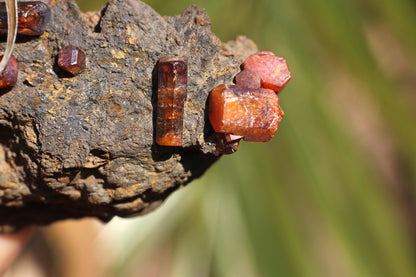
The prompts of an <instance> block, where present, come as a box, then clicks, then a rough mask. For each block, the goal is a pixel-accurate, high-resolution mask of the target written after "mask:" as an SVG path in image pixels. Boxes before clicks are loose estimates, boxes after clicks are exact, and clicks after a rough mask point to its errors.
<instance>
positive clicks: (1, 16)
mask: <svg viewBox="0 0 416 277" xmlns="http://www.w3.org/2000/svg"><path fill="white" fill-rule="evenodd" d="M17 8H18V10H17V16H18V26H17V33H18V34H20V35H26V36H39V35H41V34H43V32H44V31H45V28H46V25H47V24H48V22H49V20H50V18H51V8H50V7H49V6H48V5H47V4H45V3H43V2H40V1H29V2H18V4H17ZM7 29H8V23H7V11H6V6H5V3H4V2H2V3H0V35H1V36H4V35H7Z"/></svg>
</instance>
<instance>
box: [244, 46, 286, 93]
mask: <svg viewBox="0 0 416 277" xmlns="http://www.w3.org/2000/svg"><path fill="white" fill-rule="evenodd" d="M243 68H245V69H250V70H252V71H254V72H256V73H257V74H258V75H259V76H260V78H261V84H262V87H264V88H268V89H272V90H274V91H275V92H279V91H281V90H282V88H283V87H284V86H285V85H286V84H287V83H288V82H289V81H290V79H291V75H290V71H289V68H288V66H287V63H286V61H285V59H283V58H281V57H277V56H275V55H274V54H273V53H272V52H270V51H261V52H258V53H256V54H254V55H251V56H249V57H248V58H247V59H246V60H245V61H244V62H243Z"/></svg>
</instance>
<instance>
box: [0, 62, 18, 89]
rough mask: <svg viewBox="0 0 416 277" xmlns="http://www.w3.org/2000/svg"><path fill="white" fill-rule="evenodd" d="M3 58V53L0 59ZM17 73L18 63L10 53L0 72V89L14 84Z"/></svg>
mask: <svg viewBox="0 0 416 277" xmlns="http://www.w3.org/2000/svg"><path fill="white" fill-rule="evenodd" d="M1 59H3V55H1V56H0V61H1ZM17 73H18V64H17V61H16V58H15V57H14V56H13V55H11V56H10V58H9V61H8V62H7V64H6V67H5V68H4V69H3V71H2V72H1V73H0V89H7V88H11V87H13V86H14V85H16V82H17Z"/></svg>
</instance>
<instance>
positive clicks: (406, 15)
mask: <svg viewBox="0 0 416 277" xmlns="http://www.w3.org/2000/svg"><path fill="white" fill-rule="evenodd" d="M98 2H99V1H95V3H94V1H91V0H90V1H88V2H87V1H85V2H81V0H80V6H81V7H82V9H84V10H87V9H97V8H98V7H99V6H100V4H102V3H103V2H101V3H98ZM147 3H148V4H149V5H151V6H152V7H153V8H155V9H156V10H157V11H158V12H159V13H161V14H162V15H173V14H178V13H180V12H181V10H183V9H184V8H186V7H187V6H188V5H190V4H194V3H195V4H197V5H198V6H199V7H200V8H205V9H206V10H207V13H208V14H209V16H210V17H211V21H212V29H213V31H214V33H215V34H217V36H218V37H219V38H220V39H221V40H223V41H227V40H230V39H233V38H234V37H236V36H237V35H239V34H243V35H246V36H248V37H250V38H252V39H253V40H254V41H255V42H256V43H257V45H258V47H259V49H269V50H272V51H273V52H275V53H276V54H277V55H279V56H283V57H285V58H286V60H287V61H288V64H289V67H290V69H291V72H292V76H293V79H292V80H291V81H290V82H289V85H288V86H287V87H286V88H285V89H284V90H283V91H282V92H281V93H280V94H279V97H280V100H281V105H282V107H283V109H284V110H285V114H286V115H285V117H284V119H283V121H282V123H281V125H280V127H279V130H278V133H277V135H276V136H275V138H273V140H272V141H271V142H269V143H265V144H262V143H247V142H242V143H241V144H240V150H239V151H238V152H237V153H235V154H233V155H230V156H226V157H222V158H221V160H220V161H219V162H218V163H216V164H215V165H214V166H213V167H212V168H211V169H210V170H209V171H208V172H207V173H206V174H205V175H204V176H203V177H202V178H201V179H199V180H197V181H194V182H193V183H192V184H191V185H189V186H188V187H187V188H184V189H182V190H181V191H179V192H176V193H175V194H174V195H173V196H172V197H170V199H169V200H168V201H167V203H165V204H164V205H163V206H162V207H161V208H160V209H159V210H157V211H156V212H154V213H152V214H150V215H147V216H145V217H142V218H139V219H135V220H133V221H128V222H127V223H126V221H118V222H116V223H114V224H110V225H109V227H108V228H110V229H111V228H114V227H112V226H114V225H115V224H118V225H123V224H126V226H129V227H128V228H129V229H127V230H125V231H124V236H123V237H124V239H125V240H122V241H120V245H121V246H122V247H121V248H120V250H119V251H118V252H117V251H115V253H116V254H117V255H116V257H117V258H116V259H115V261H114V264H112V265H110V267H111V269H112V271H111V272H112V275H111V276H138V275H137V274H136V275H135V273H137V272H141V273H142V275H140V276H150V275H146V274H145V273H144V272H149V271H146V270H150V269H149V268H153V267H155V268H158V271H157V272H158V274H159V275H154V276H181V277H183V276H185V277H186V276H363V277H364V276H369V277H372V276H409V277H410V276H416V264H415V263H414V261H415V258H416V256H415V243H416V241H415V234H416V228H415V225H414V224H415V222H416V220H415V214H414V211H415V210H416V209H415V203H414V202H415V201H414V194H415V193H416V189H415V186H414V185H415V184H416V170H415V169H416V128H415V122H416V121H415V119H416V114H415V110H416V109H415V104H416V98H415V95H414V92H415V89H416V84H415V82H414V80H415V79H416V68H415V67H414V64H415V62H416V36H415V33H414V26H416V5H415V3H414V2H412V1H411V0H396V1H389V0H379V1H375V0H365V1H358V0H355V1H347V0H313V1H308V0H296V1H291V0H245V1H241V0H239V1H237V0H224V1H208V0H198V1H195V2H193V1H189V0H178V1H162V0H153V1H150V0H149V1H148V2H147ZM123 222H124V223H123ZM152 276H153V275H152Z"/></svg>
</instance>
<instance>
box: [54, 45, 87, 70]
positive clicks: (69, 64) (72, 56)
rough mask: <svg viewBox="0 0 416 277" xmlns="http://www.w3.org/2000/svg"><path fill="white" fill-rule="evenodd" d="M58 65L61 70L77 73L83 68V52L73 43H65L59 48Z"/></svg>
mask: <svg viewBox="0 0 416 277" xmlns="http://www.w3.org/2000/svg"><path fill="white" fill-rule="evenodd" d="M58 66H59V68H61V69H62V70H63V71H65V72H67V73H70V74H72V75H77V74H79V73H81V72H82V71H83V70H84V69H85V54H84V52H83V51H82V50H81V49H79V48H78V47H76V46H74V45H71V44H70V45H67V46H65V47H63V48H62V49H61V50H59V53H58Z"/></svg>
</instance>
